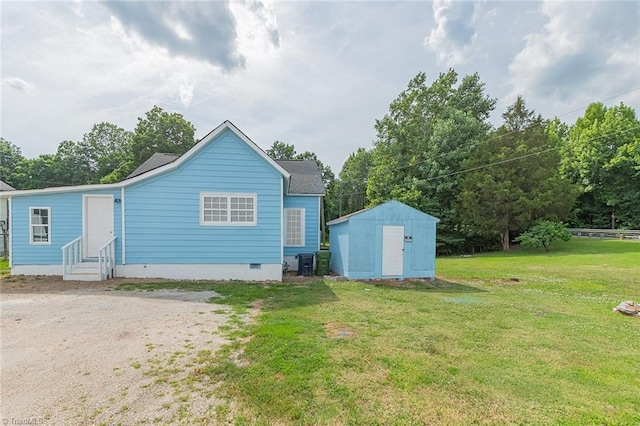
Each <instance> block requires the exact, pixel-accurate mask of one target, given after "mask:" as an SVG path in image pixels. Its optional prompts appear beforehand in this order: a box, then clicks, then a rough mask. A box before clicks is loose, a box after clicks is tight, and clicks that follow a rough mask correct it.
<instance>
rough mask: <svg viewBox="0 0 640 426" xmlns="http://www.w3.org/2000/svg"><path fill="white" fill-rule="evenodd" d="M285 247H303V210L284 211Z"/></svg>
mask: <svg viewBox="0 0 640 426" xmlns="http://www.w3.org/2000/svg"><path fill="white" fill-rule="evenodd" d="M284 215H285V234H284V235H285V238H284V240H285V246H289V247H304V209H284Z"/></svg>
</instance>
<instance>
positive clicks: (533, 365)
mask: <svg viewBox="0 0 640 426" xmlns="http://www.w3.org/2000/svg"><path fill="white" fill-rule="evenodd" d="M437 273H438V277H439V278H438V280H437V281H436V282H434V283H429V282H420V281H415V282H413V281H409V280H407V281H404V282H398V283H387V284H383V283H373V282H372V283H367V282H328V281H327V282H322V281H318V282H314V283H311V284H309V285H293V284H277V285H256V284H246V283H224V284H194V283H191V284H189V286H191V287H192V288H193V287H195V288H211V289H214V290H216V291H218V292H219V293H221V294H225V295H227V296H228V297H227V298H226V299H224V300H223V303H227V304H230V305H232V306H233V307H234V308H235V309H236V311H237V312H238V313H242V312H244V311H245V310H246V309H247V307H248V306H250V305H251V304H252V303H254V302H255V301H256V300H260V301H261V304H262V313H261V315H260V316H259V317H258V318H257V320H256V321H255V322H253V323H250V324H248V325H242V323H240V322H238V323H237V327H236V328H234V329H231V330H230V331H229V333H230V336H231V337H232V338H235V342H234V343H233V344H232V345H230V346H229V347H227V348H226V350H224V351H223V352H222V353H220V354H218V355H216V356H211V357H210V358H209V359H206V360H202V362H203V363H204V364H205V367H204V368H202V369H201V370H200V371H201V374H206V375H207V376H212V377H213V378H215V379H217V380H219V381H221V386H220V388H219V389H217V391H216V392H217V394H218V395H219V396H222V397H223V398H225V400H226V401H227V404H226V405H223V406H222V407H221V408H220V410H219V415H220V420H223V419H227V420H229V419H233V422H234V423H235V424H354V425H358V424H362V425H375V424H380V425H383V424H384V425H392V424H398V425H405V424H567V425H585V424H616V425H617V424H621V425H638V424H640V346H639V342H640V320H639V319H635V318H630V317H626V316H623V315H620V314H614V313H612V312H611V310H612V308H613V307H615V306H616V305H617V304H618V303H620V302H621V301H624V300H630V299H631V300H636V301H638V300H640V243H638V242H630V241H600V240H578V239H574V240H571V241H569V242H567V243H556V244H555V245H554V246H552V251H551V252H549V253H544V252H543V251H537V250H528V251H524V250H518V251H513V252H511V253H494V254H487V255H478V256H473V257H450V258H440V259H438V260H437ZM166 285H167V286H175V284H166ZM157 286H158V285H152V286H151V288H153V287H157ZM138 287H139V286H138ZM216 302H219V300H216ZM238 351H241V355H239V360H238V356H237V353H238Z"/></svg>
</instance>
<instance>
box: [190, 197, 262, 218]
mask: <svg viewBox="0 0 640 426" xmlns="http://www.w3.org/2000/svg"><path fill="white" fill-rule="evenodd" d="M205 197H219V198H226V200H227V201H226V211H227V213H226V220H224V221H222V220H220V221H215V222H214V221H212V220H205V214H204V213H205V207H204V199H205ZM234 197H241V198H251V199H252V200H253V221H251V222H232V221H231V216H232V215H231V213H232V209H231V199H232V198H234ZM239 211H247V210H239ZM257 224H258V195H257V194H248V193H237V192H201V193H200V225H201V226H256V225H257Z"/></svg>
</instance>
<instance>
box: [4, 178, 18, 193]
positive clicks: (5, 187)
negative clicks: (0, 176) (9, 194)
mask: <svg viewBox="0 0 640 426" xmlns="http://www.w3.org/2000/svg"><path fill="white" fill-rule="evenodd" d="M15 190H16V189H15V188H14V187H13V186H11V185H9V184H8V183H4V182H3V181H1V180H0V191H15Z"/></svg>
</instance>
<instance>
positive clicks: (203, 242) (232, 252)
mask: <svg viewBox="0 0 640 426" xmlns="http://www.w3.org/2000/svg"><path fill="white" fill-rule="evenodd" d="M323 195H324V187H323V185H322V179H321V175H320V171H319V170H318V167H317V165H316V163H315V162H314V161H282V162H276V161H274V160H273V159H271V158H269V156H267V154H266V153H265V152H264V151H262V150H261V149H260V148H259V147H258V146H257V145H256V144H254V143H253V142H252V141H251V140H250V139H249V138H248V137H247V136H246V135H244V134H243V133H242V132H241V131H240V130H238V128H236V127H235V126H234V125H233V124H232V123H231V122H229V121H225V122H224V123H222V124H221V125H220V126H218V127H217V128H216V129H214V130H213V131H211V132H210V133H209V134H208V135H207V136H205V137H204V138H203V139H202V140H200V141H199V142H198V143H197V144H196V145H195V146H194V147H193V148H191V149H190V150H189V151H188V152H186V153H185V154H183V155H182V156H179V157H178V156H176V155H174V154H156V155H154V156H152V157H151V158H150V159H149V160H147V161H146V162H145V163H144V164H143V165H141V167H139V168H138V169H137V170H136V171H134V172H133V173H132V174H131V175H130V176H129V177H128V178H127V179H125V180H124V181H122V182H119V183H116V184H105V185H82V186H70V187H58V188H46V189H40V190H30V191H15V192H14V193H12V194H11V197H10V201H11V202H10V212H11V231H12V232H11V256H10V265H11V272H12V273H13V274H44V275H63V276H64V278H65V279H84V280H97V279H104V278H106V277H110V276H121V277H157V278H177V279H212V280H220V279H239V280H256V281H262V280H281V279H282V265H283V262H284V261H288V262H289V264H294V263H295V256H296V255H297V254H298V253H306V252H314V251H316V250H318V249H319V247H320V205H321V203H320V200H321V197H322V196H323Z"/></svg>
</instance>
